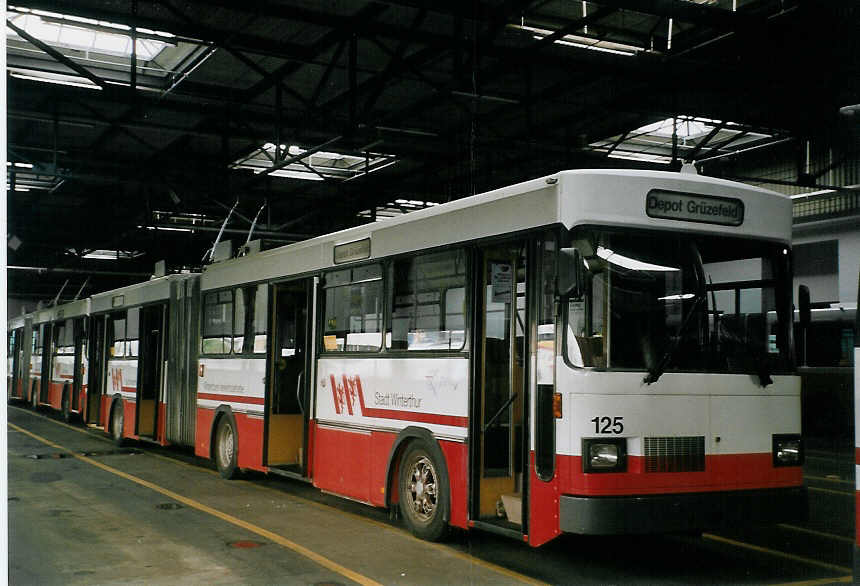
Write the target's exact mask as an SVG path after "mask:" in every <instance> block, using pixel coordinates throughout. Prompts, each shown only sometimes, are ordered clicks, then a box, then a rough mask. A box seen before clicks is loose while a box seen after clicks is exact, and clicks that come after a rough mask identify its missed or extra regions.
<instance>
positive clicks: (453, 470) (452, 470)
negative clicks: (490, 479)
mask: <svg viewBox="0 0 860 586" xmlns="http://www.w3.org/2000/svg"><path fill="white" fill-rule="evenodd" d="M439 445H441V446H442V454H443V455H444V456H445V464H446V465H447V467H448V493H449V494H450V495H451V502H450V509H451V514H450V519H449V520H448V523H449V524H450V525H452V526H454V527H461V528H463V529H466V528H467V527H468V522H469V521H468V513H469V494H468V484H467V482H468V478H469V450H468V449H467V448H466V444H465V443H462V442H448V441H440V442H439Z"/></svg>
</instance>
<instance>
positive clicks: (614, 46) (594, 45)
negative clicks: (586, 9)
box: [508, 24, 645, 57]
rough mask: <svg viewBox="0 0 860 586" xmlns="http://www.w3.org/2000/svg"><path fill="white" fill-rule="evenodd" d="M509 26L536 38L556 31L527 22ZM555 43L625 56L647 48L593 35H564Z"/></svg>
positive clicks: (542, 37)
mask: <svg viewBox="0 0 860 586" xmlns="http://www.w3.org/2000/svg"><path fill="white" fill-rule="evenodd" d="M508 26H509V27H511V28H516V29H520V30H524V31H527V32H530V33H532V38H534V39H536V40H542V39H545V38H546V37H549V36H551V35H553V34H555V32H556V31H553V30H549V29H544V28H538V27H534V26H527V25H525V24H509V25H508ZM553 43H555V44H557V45H563V46H566V47H574V48H577V49H588V50H590V51H600V52H603V53H612V54H613V55H623V56H625V57H633V56H634V55H636V53H638V52H641V51H644V50H645V49H643V48H642V47H637V46H635V45H628V44H626V43H616V42H613V41H603V40H600V39H593V38H591V37H584V36H580V35H564V36H563V37H561V38H560V39H556V40H554V41H553Z"/></svg>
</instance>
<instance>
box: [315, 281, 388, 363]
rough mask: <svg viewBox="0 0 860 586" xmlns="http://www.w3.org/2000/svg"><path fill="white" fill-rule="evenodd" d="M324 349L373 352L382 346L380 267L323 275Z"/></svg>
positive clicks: (326, 350)
mask: <svg viewBox="0 0 860 586" xmlns="http://www.w3.org/2000/svg"><path fill="white" fill-rule="evenodd" d="M324 311H325V313H324V316H325V320H324V323H323V351H325V352H375V351H377V350H379V348H380V346H381V345H382V267H380V266H379V265H369V266H364V267H356V268H350V269H342V270H339V271H332V272H330V273H327V274H326V276H325V309H324Z"/></svg>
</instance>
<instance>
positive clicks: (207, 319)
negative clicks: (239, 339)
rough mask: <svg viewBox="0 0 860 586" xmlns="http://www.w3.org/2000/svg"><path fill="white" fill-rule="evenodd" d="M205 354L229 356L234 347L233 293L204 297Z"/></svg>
mask: <svg viewBox="0 0 860 586" xmlns="http://www.w3.org/2000/svg"><path fill="white" fill-rule="evenodd" d="M202 329H203V347H202V351H203V354H229V353H230V348H231V347H232V345H233V291H232V290H228V291H218V292H215V293H207V294H206V295H205V296H204V297H203V328H202Z"/></svg>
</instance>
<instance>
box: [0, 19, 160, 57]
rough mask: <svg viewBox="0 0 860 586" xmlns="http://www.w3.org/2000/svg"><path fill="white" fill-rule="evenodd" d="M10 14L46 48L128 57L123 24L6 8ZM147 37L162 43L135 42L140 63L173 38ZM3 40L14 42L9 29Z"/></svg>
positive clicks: (127, 32)
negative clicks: (44, 44)
mask: <svg viewBox="0 0 860 586" xmlns="http://www.w3.org/2000/svg"><path fill="white" fill-rule="evenodd" d="M10 11H12V14H11V15H10V16H9V20H11V21H12V22H13V23H14V24H15V25H16V26H18V27H20V28H22V29H23V30H25V31H26V32H27V33H29V34H31V35H33V36H34V37H36V38H37V39H39V40H41V41H44V42H46V43H48V44H49V45H53V46H56V47H62V48H66V49H73V50H76V51H84V52H88V53H89V52H95V53H103V54H106V55H114V56H118V57H126V58H129V57H131V53H132V50H131V49H132V42H131V29H130V27H128V26H126V25H122V24H116V23H112V22H104V21H96V20H92V19H88V18H81V17H77V16H71V15H64V14H57V13H54V12H44V11H35V10H34V11H28V10H27V9H24V8H18V7H14V6H11V7H10ZM151 35H152V36H158V37H160V38H162V39H164V40H156V39H146V38H143V39H142V38H138V39H137V43H136V45H135V47H136V49H137V51H136V53H137V56H138V58H139V59H142V60H144V61H151V60H152V59H154V58H155V57H156V56H157V55H158V54H159V53H161V51H163V50H164V49H165V48H166V47H168V46H171V45H172V43H171V42H170V41H171V40H172V39H174V37H173V35H170V34H169V33H162V32H160V31H152V32H151ZM7 37H10V38H15V39H17V38H18V35H17V34H15V32H14V31H12V30H11V29H10V30H8V31H7Z"/></svg>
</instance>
